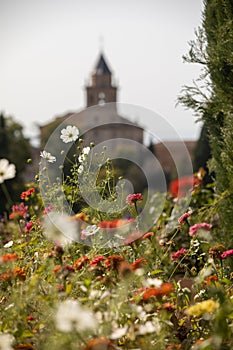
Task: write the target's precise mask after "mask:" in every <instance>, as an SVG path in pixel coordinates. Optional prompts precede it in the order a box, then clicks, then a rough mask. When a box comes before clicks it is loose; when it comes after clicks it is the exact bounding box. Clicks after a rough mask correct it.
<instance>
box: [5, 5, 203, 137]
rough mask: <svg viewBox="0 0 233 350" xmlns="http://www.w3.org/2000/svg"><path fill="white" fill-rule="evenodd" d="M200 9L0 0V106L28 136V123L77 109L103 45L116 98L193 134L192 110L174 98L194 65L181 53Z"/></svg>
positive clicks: (197, 21) (195, 68) (195, 133)
mask: <svg viewBox="0 0 233 350" xmlns="http://www.w3.org/2000/svg"><path fill="white" fill-rule="evenodd" d="M201 9H202V1H201V0H118V1H115V0H98V1H97V0H85V1H83V0H0V48H1V54H0V110H1V111H3V112H5V114H7V115H13V116H14V117H15V119H16V120H17V121H20V122H22V124H23V125H24V126H25V128H26V132H27V135H35V134H36V131H37V128H36V127H35V125H36V124H39V125H43V124H45V123H46V122H49V121H51V120H52V119H53V118H54V117H55V116H57V115H62V114H63V113H65V112H66V111H78V110H79V109H81V108H84V107H85V92H84V86H85V81H86V80H87V79H88V77H89V75H90V73H91V71H92V69H93V67H94V64H95V62H96V59H97V57H98V54H99V50H100V47H101V46H103V49H104V53H105V56H106V58H107V61H108V62H109V63H110V68H111V69H112V70H113V73H114V76H115V78H116V79H117V82H118V83H119V86H120V91H119V99H118V100H119V102H122V103H129V104H135V105H139V106H142V107H145V108H148V109H150V110H152V111H154V112H156V113H159V114H160V115H161V116H163V117H164V118H166V119H167V120H168V121H169V123H171V124H173V125H174V127H175V128H176V130H177V131H178V133H180V135H181V136H182V138H184V139H197V138H198V136H199V127H200V125H199V124H198V125H197V124H196V123H195V120H196V119H195V117H194V116H193V113H192V111H187V110H185V109H184V107H182V106H179V107H176V108H175V104H176V98H177V95H178V94H179V92H180V90H181V88H182V86H183V85H186V84H191V83H192V80H193V79H195V78H197V76H198V74H199V71H200V68H199V67H198V66H196V65H192V64H185V63H183V60H182V55H183V54H185V53H187V52H188V48H189V47H188V42H189V41H190V40H192V39H194V29H195V28H197V27H198V25H200V24H201ZM100 38H102V39H100ZM139 122H141V123H142V124H143V125H144V123H143V120H139ZM147 127H148V128H150V126H149V125H147ZM168 138H169V135H168Z"/></svg>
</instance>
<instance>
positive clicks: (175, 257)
mask: <svg viewBox="0 0 233 350" xmlns="http://www.w3.org/2000/svg"><path fill="white" fill-rule="evenodd" d="M186 252H187V249H185V248H181V249H180V250H178V251H177V252H175V253H173V254H172V260H178V259H179V258H180V257H181V256H183V255H184V254H185V253H186Z"/></svg>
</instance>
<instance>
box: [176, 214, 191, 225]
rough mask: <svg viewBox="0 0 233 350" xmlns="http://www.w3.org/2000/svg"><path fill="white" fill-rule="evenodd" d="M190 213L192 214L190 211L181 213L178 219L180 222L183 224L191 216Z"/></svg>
mask: <svg viewBox="0 0 233 350" xmlns="http://www.w3.org/2000/svg"><path fill="white" fill-rule="evenodd" d="M190 215H191V213H190V212H187V213H184V214H183V215H181V216H180V217H179V219H178V222H179V224H183V223H184V222H185V221H186V219H187V218H189V217H190Z"/></svg>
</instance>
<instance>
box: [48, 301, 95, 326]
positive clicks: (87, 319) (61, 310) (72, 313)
mask: <svg viewBox="0 0 233 350" xmlns="http://www.w3.org/2000/svg"><path fill="white" fill-rule="evenodd" d="M55 323H56V328H57V329H58V330H59V331H61V332H65V333H67V332H71V331H74V330H75V331H77V332H83V331H85V330H95V329H96V326H97V322H96V319H95V316H94V314H93V313H92V312H91V311H90V310H88V309H86V308H83V307H82V306H80V304H79V303H78V301H77V300H71V299H68V300H65V301H63V302H61V303H60V305H59V306H58V309H57V312H56V315H55Z"/></svg>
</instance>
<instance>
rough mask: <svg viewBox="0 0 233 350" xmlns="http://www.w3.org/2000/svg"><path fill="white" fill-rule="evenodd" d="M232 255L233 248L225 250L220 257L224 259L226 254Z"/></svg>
mask: <svg viewBox="0 0 233 350" xmlns="http://www.w3.org/2000/svg"><path fill="white" fill-rule="evenodd" d="M231 255H233V249H230V250H226V251H225V252H223V253H222V255H221V258H222V259H226V258H227V257H228V256H231Z"/></svg>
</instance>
